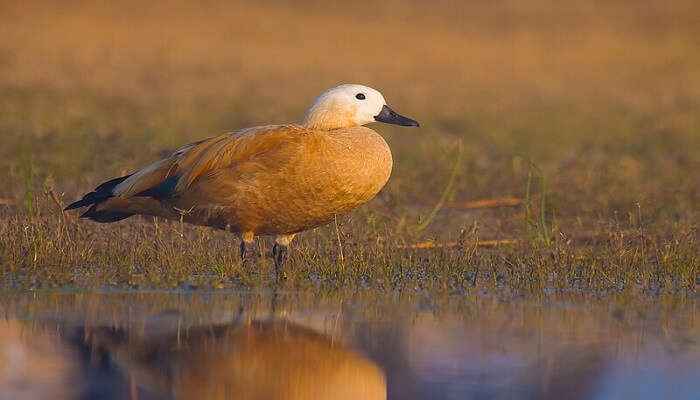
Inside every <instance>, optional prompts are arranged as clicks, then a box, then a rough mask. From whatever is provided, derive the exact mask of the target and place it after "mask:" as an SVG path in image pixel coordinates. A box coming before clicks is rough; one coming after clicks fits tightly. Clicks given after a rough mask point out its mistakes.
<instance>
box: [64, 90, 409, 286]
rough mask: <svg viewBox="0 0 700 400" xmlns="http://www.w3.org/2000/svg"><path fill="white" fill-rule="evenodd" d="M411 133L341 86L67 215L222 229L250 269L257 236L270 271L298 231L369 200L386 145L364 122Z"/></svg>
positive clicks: (114, 187)
mask: <svg viewBox="0 0 700 400" xmlns="http://www.w3.org/2000/svg"><path fill="white" fill-rule="evenodd" d="M375 121H378V122H386V123H389V124H395V125H402V126H418V122H416V121H414V120H412V119H410V118H406V117H404V116H401V115H399V114H397V113H396V112H394V111H393V110H392V109H391V108H389V106H387V105H386V101H385V100H384V97H383V96H382V94H381V93H379V92H378V91H377V90H375V89H372V88H370V87H367V86H363V85H352V84H346V85H340V86H337V87H334V88H332V89H329V90H327V91H325V92H324V93H322V94H321V95H320V96H318V97H317V98H316V100H315V101H314V102H313V104H311V107H309V109H308V111H307V113H306V116H305V117H304V120H303V121H302V122H301V123H300V124H285V125H266V126H257V127H253V128H246V129H240V130H237V131H234V132H229V133H224V134H221V135H219V136H215V137H211V138H208V139H204V140H200V141H198V142H195V143H191V144H188V145H186V146H183V147H181V148H179V149H178V150H176V151H175V152H174V153H173V154H172V155H171V156H170V157H168V158H165V159H163V160H160V161H157V162H155V163H153V164H151V165H149V166H146V167H144V168H143V169H140V170H138V171H136V172H134V173H132V174H130V175H127V176H122V177H120V178H115V179H112V180H110V181H107V182H105V183H103V184H101V185H99V186H98V187H97V188H95V190H94V191H93V192H90V193H88V194H86V195H85V196H84V197H83V198H82V199H81V200H79V201H76V202H74V203H72V204H71V205H69V206H68V207H66V210H71V209H75V208H79V207H87V206H89V207H90V208H89V209H88V210H87V211H86V212H85V213H83V214H82V215H81V217H83V218H89V219H91V220H93V221H97V222H115V221H119V220H122V219H124V218H128V217H131V216H132V215H136V214H142V215H152V216H158V217H164V218H168V219H176V220H183V221H185V222H188V223H192V224H197V225H205V226H211V227H215V228H219V229H225V230H228V231H230V232H233V233H235V234H237V235H238V236H239V237H240V238H241V257H242V259H243V261H244V262H245V263H252V262H254V256H253V254H252V247H251V244H252V242H253V238H254V237H255V236H257V235H275V245H274V247H273V251H272V253H273V257H274V261H275V269H276V271H277V276H278V277H279V276H280V275H279V267H280V266H281V265H282V263H283V262H284V260H285V258H286V254H287V246H288V245H289V243H290V241H291V240H292V238H293V237H294V235H296V234H297V233H298V232H301V231H304V230H308V229H311V228H315V227H318V226H321V225H324V224H326V223H328V222H331V221H333V220H334V219H335V218H336V217H337V216H340V215H343V214H346V213H348V212H350V211H352V210H354V209H355V208H357V207H359V206H360V205H361V204H364V203H365V202H367V201H368V200H370V199H371V198H373V197H374V196H375V195H376V194H377V193H378V192H379V190H380V189H381V188H382V187H384V184H386V182H387V180H388V179H389V175H390V174H391V168H392V158H391V151H390V150H389V146H388V145H387V144H386V142H385V141H384V139H383V138H382V137H381V136H380V135H379V134H377V132H375V131H373V130H371V129H369V128H366V127H364V126H363V125H365V124H368V123H370V122H375Z"/></svg>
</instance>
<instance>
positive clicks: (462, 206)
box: [443, 197, 523, 210]
mask: <svg viewBox="0 0 700 400" xmlns="http://www.w3.org/2000/svg"><path fill="white" fill-rule="evenodd" d="M521 204H523V199H520V198H517V197H502V198H498V199H482V200H472V201H466V202H463V203H448V204H445V206H444V207H443V208H445V209H447V210H471V209H475V208H493V207H513V206H519V205H521Z"/></svg>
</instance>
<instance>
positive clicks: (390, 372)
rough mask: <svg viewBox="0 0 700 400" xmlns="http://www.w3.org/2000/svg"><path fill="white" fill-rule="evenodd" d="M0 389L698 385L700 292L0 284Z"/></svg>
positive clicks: (577, 391)
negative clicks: (612, 294)
mask: <svg viewBox="0 0 700 400" xmlns="http://www.w3.org/2000/svg"><path fill="white" fill-rule="evenodd" d="M2 300H3V301H2V303H1V304H0V399H3V400H4V399H36V398H52V399H168V398H193V399H194V398H196V399H199V398H208V399H217V398H238V399H328V398H334V399H359V398H363V399H381V398H386V397H388V398H392V399H414V398H415V399H422V398H430V399H463V398H476V399H513V398H551V399H559V398H568V399H618V398H639V399H644V398H648V399H655V398H667V399H670V398H697V394H698V393H700V379H697V378H698V377H699V376H700V342H699V340H700V312H699V311H700V308H699V307H698V305H699V303H698V302H697V301H691V300H685V301H681V302H679V301H678V300H676V301H675V302H673V301H662V300H659V299H657V300H654V301H652V300H649V302H648V303H644V304H633V305H631V304H624V302H621V301H618V302H612V301H600V300H596V301H581V299H580V298H577V299H573V298H558V299H556V300H552V299H549V300H547V301H543V300H533V299H510V300H508V301H504V300H502V299H497V298H493V297H485V296H484V297H471V298H466V297H450V296H446V297H442V298H433V297H430V298H429V297H418V296H412V297H402V296H400V295H387V296H377V295H369V294H366V293H364V294H363V293H354V294H342V295H340V294H329V295H321V294H318V295H314V294H308V293H307V294H298V293H290V292H285V293H271V292H262V293H261V292H248V293H242V292H230V293H221V292H197V291H194V292H186V293H172V292H150V293H144V292H139V293H124V292H120V293H101V294H75V293H73V294H70V293H62V294H57V293H34V294H26V293H24V294H6V295H2Z"/></svg>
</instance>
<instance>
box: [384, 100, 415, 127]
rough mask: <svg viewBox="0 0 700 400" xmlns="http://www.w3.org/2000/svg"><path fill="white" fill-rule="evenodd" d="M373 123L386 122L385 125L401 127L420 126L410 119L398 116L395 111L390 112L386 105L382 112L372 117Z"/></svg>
mask: <svg viewBox="0 0 700 400" xmlns="http://www.w3.org/2000/svg"><path fill="white" fill-rule="evenodd" d="M374 120H375V121H379V122H386V123H387V124H394V125H401V126H420V125H418V121H414V120H412V119H410V118H406V117H404V116H403V115H399V114H397V113H396V111H394V110H392V109H391V108H389V106H387V105H386V104H385V105H384V107H382V111H380V112H379V114H377V115H375V116H374Z"/></svg>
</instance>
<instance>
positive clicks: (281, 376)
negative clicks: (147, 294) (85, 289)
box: [86, 321, 386, 399]
mask: <svg viewBox="0 0 700 400" xmlns="http://www.w3.org/2000/svg"><path fill="white" fill-rule="evenodd" d="M86 334H87V337H86V340H87V343H88V344H89V345H90V346H91V347H92V349H93V351H99V352H103V353H106V354H107V356H108V357H109V360H110V361H111V364H112V365H116V366H117V367H118V368H119V369H120V370H121V371H122V372H123V373H124V374H125V375H126V376H129V377H130V379H131V385H132V390H131V395H132V397H137V396H138V394H139V393H140V392H143V391H145V392H146V393H144V394H146V397H148V395H149V394H150V395H154V394H155V395H164V396H166V397H172V398H182V399H194V398H202V399H229V398H238V399H329V398H333V399H384V398H386V380H385V376H384V373H383V371H382V370H381V369H380V368H379V367H378V366H377V365H376V364H375V363H373V362H372V361H370V360H368V359H367V358H365V357H363V356H362V355H360V354H359V353H358V352H356V351H354V350H352V349H349V348H347V347H343V346H342V345H340V344H339V343H336V342H332V341H331V340H330V339H329V338H327V337H325V336H323V335H321V334H319V333H317V332H314V331H312V330H309V329H307V328H303V327H301V326H298V325H294V324H292V323H291V322H288V321H276V322H248V323H235V324H229V325H213V326H203V327H196V328H191V329H188V330H183V331H181V332H169V333H167V334H164V335H157V336H152V337H142V336H141V337H139V336H138V335H137V336H136V337H133V336H130V335H129V332H128V331H123V330H119V329H114V328H105V327H98V328H92V329H87V331H86Z"/></svg>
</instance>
